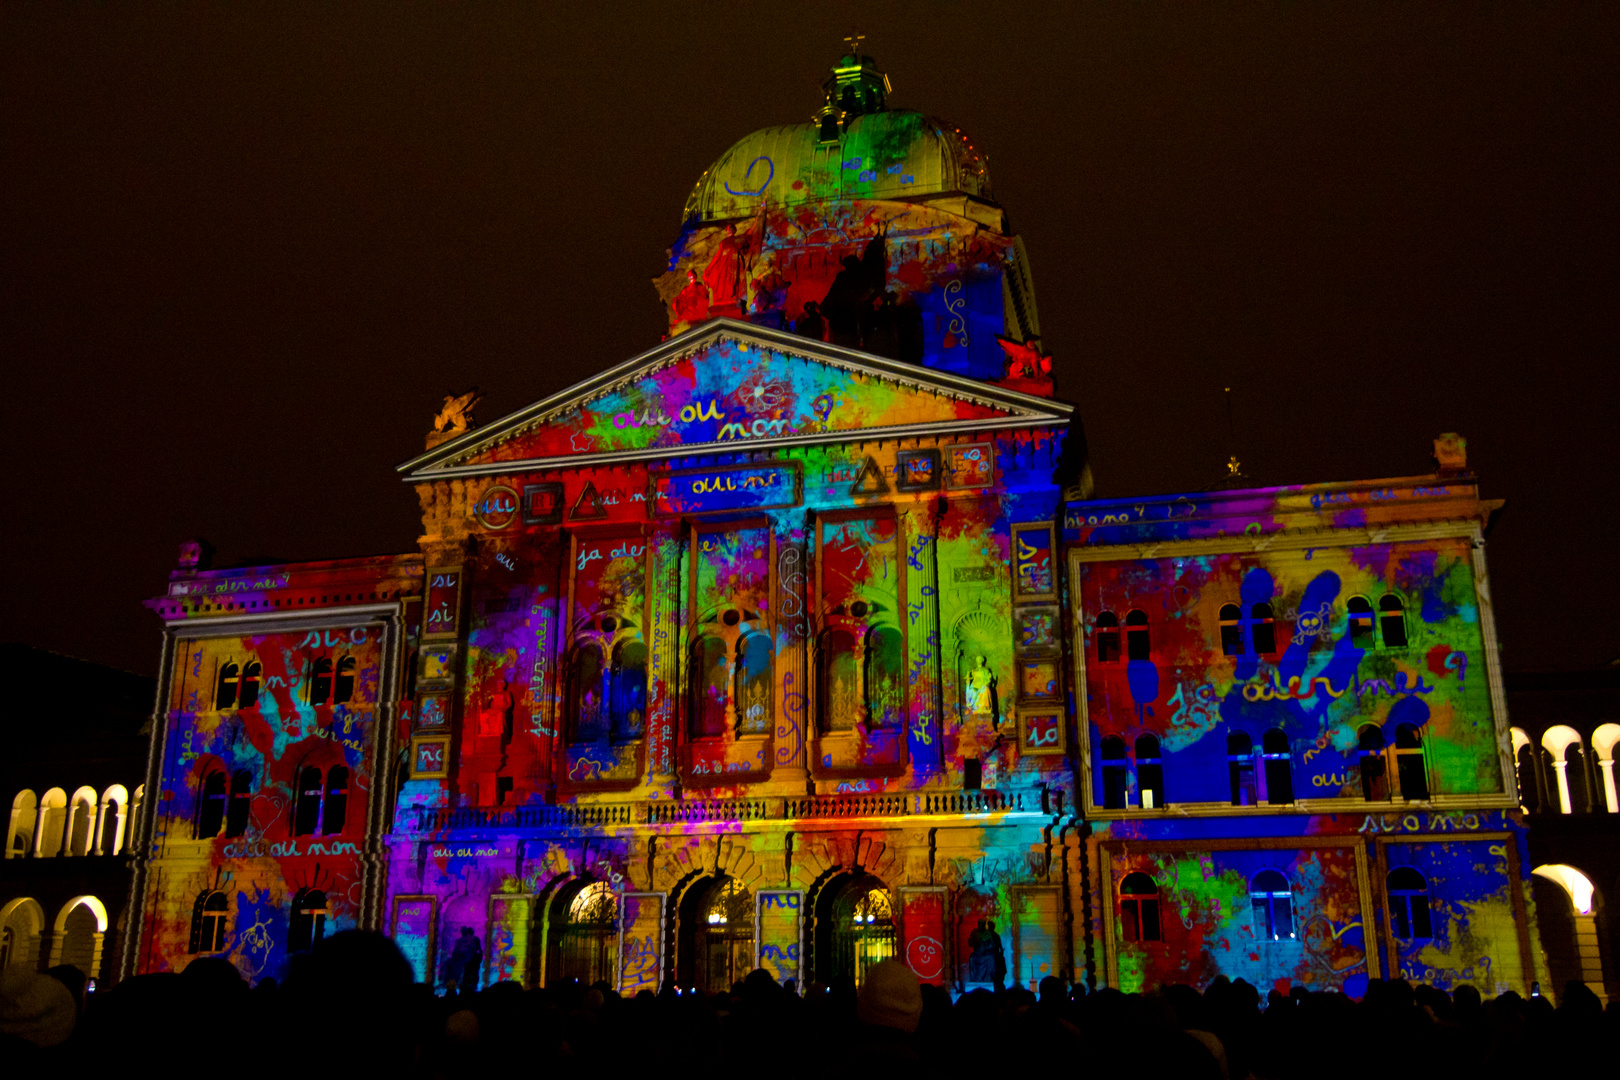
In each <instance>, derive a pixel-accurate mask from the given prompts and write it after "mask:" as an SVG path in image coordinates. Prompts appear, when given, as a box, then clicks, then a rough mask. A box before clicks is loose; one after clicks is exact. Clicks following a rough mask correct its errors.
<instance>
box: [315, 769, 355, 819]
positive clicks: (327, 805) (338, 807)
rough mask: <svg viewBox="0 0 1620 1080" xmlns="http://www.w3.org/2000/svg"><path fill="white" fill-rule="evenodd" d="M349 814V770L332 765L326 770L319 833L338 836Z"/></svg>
mask: <svg viewBox="0 0 1620 1080" xmlns="http://www.w3.org/2000/svg"><path fill="white" fill-rule="evenodd" d="M348 816H349V770H348V769H346V768H345V767H343V766H342V765H334V766H333V767H332V768H330V769H328V770H327V772H326V798H325V799H324V800H323V802H322V805H321V835H322V836H339V835H341V834H342V832H343V823H344V821H345V819H347V818H348Z"/></svg>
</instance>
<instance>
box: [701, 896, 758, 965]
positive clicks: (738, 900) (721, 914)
mask: <svg viewBox="0 0 1620 1080" xmlns="http://www.w3.org/2000/svg"><path fill="white" fill-rule="evenodd" d="M702 934H703V952H702V957H701V959H700V961H699V963H700V964H701V965H702V981H703V989H705V990H707V991H708V992H710V993H723V992H725V991H728V990H730V989H731V984H732V983H735V982H740V981H742V979H743V977H744V976H746V975H747V974H748V973H749V972H750V971H752V970H753V969H754V894H753V893H751V892H749V891H748V887H747V886H746V885H744V884H743V883H742V882H741V881H738V880H737V879H736V878H734V877H728V878H726V879H724V880H723V881H721V882H720V883H719V884H718V885H716V886H715V887H714V888H713V889H712V890H711V892H710V895H709V904H708V910H707V911H706V912H705V913H704V925H703V929H702Z"/></svg>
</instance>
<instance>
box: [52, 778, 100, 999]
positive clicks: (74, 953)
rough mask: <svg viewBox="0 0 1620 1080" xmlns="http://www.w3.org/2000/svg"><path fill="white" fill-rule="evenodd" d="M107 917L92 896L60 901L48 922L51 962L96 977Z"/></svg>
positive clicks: (97, 900) (98, 972)
mask: <svg viewBox="0 0 1620 1080" xmlns="http://www.w3.org/2000/svg"><path fill="white" fill-rule="evenodd" d="M75 797H77V796H76V794H75ZM107 921H108V920H107V907H106V905H105V904H103V903H102V902H101V901H100V900H99V899H97V898H96V897H94V896H89V895H85V896H75V897H74V898H73V899H71V900H69V901H68V902H67V903H65V904H63V905H62V909H61V910H60V911H58V912H57V913H56V921H55V922H54V923H53V924H52V926H51V931H52V933H51V965H52V966H53V967H54V966H55V965H57V964H71V965H72V966H74V967H76V968H78V969H79V970H80V971H82V972H84V973H85V975H87V976H89V977H90V978H92V979H94V978H96V977H98V976H99V975H100V973H101V952H102V947H103V945H104V944H105V943H106V938H107Z"/></svg>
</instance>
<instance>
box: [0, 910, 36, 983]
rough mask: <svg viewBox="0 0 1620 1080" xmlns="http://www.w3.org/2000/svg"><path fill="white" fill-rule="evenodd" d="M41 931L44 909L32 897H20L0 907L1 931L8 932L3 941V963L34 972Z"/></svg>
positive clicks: (1, 932)
mask: <svg viewBox="0 0 1620 1080" xmlns="http://www.w3.org/2000/svg"><path fill="white" fill-rule="evenodd" d="M44 932H45V909H44V908H42V907H40V906H39V901H38V900H35V899H34V898H33V897H31V896H20V897H18V898H17V899H15V900H12V901H10V902H9V903H7V904H6V905H5V907H0V934H6V933H9V935H10V936H9V938H8V939H7V940H6V942H5V946H6V950H5V952H6V955H5V966H6V967H8V968H9V967H13V966H15V967H20V968H22V970H24V971H37V970H38V969H39V966H40V964H39V945H40V940H41V938H42V936H43V935H44Z"/></svg>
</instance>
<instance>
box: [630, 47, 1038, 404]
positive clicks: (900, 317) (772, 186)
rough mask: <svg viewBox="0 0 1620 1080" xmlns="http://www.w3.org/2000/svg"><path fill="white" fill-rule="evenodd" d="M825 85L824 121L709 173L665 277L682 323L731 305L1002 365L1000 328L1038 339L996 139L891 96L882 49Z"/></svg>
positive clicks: (771, 321)
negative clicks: (986, 149)
mask: <svg viewBox="0 0 1620 1080" xmlns="http://www.w3.org/2000/svg"><path fill="white" fill-rule="evenodd" d="M825 88H826V103H825V104H824V105H823V106H822V108H821V109H820V111H819V112H817V114H816V115H815V116H814V117H812V118H811V120H810V122H808V123H804V124H792V125H786V126H782V127H770V128H765V129H763V130H761V131H756V132H754V133H753V134H752V135H749V136H747V137H746V138H744V139H741V140H739V141H738V142H737V143H736V144H734V145H733V146H732V147H731V149H729V150H727V151H726V152H725V153H724V154H722V155H720V157H719V158H718V159H717V160H716V161H715V162H714V164H713V165H711V166H709V168H708V169H706V170H704V172H703V175H702V176H701V177H700V178H699V179H698V182H697V184H696V186H694V187H693V189H692V194H691V196H690V197H689V198H688V199H687V200H686V209H685V214H684V217H683V222H682V229H681V234H680V237H679V238H678V239H677V241H676V243H675V245H674V247H672V248H671V250H670V261H669V269H668V272H667V273H665V274H664V275H663V276H662V277H660V278H659V279H658V281H657V286H658V293H659V297H660V299H662V301H663V302H664V304H665V306H666V308H667V310H668V313H669V325H670V332H671V333H680V332H682V331H684V330H686V329H689V328H690V327H692V326H694V325H696V324H697V323H699V322H701V321H703V320H704V319H706V318H712V317H715V316H728V317H730V318H740V319H747V320H749V321H751V322H754V323H757V324H759V325H763V326H772V327H775V328H778V329H792V330H795V331H796V332H798V333H801V334H805V335H806V336H810V337H817V338H821V339H822V340H826V341H830V342H833V343H835V344H838V345H843V346H846V347H850V348H859V349H863V350H864V351H867V352H872V353H876V354H878V355H881V356H889V357H892V358H894V359H899V360H904V361H906V362H908V363H913V364H918V365H921V366H924V367H929V368H936V369H938V370H941V371H949V372H953V373H955V374H959V375H966V376H969V377H970V378H975V379H1001V378H1003V377H1004V376H1005V375H1006V374H1007V368H1008V357H1007V353H1006V352H1005V351H1004V350H1003V348H1002V347H1001V346H1000V344H998V342H999V341H1001V340H1007V341H1010V342H1013V343H1017V344H1021V345H1024V344H1027V345H1031V346H1033V345H1034V344H1035V343H1036V342H1038V340H1039V338H1040V320H1039V318H1038V316H1037V314H1036V308H1035V290H1034V285H1033V283H1032V278H1031V276H1030V271H1029V259H1028V256H1027V255H1026V253H1025V252H1024V246H1023V243H1022V242H1021V241H1020V240H1019V239H1018V238H1017V237H1016V236H1014V235H1012V234H1011V233H1010V232H1009V231H1008V229H1007V217H1006V214H1005V213H1003V212H1002V209H1001V207H1000V205H999V204H997V203H996V202H995V200H994V198H993V197H992V195H991V191H990V172H989V167H988V163H987V159H986V157H985V155H984V153H983V152H982V151H981V150H979V149H978V147H977V146H975V145H974V143H973V141H972V140H971V139H969V138H968V137H967V136H966V135H964V134H963V133H962V131H961V130H960V129H959V128H956V127H954V126H952V125H951V124H949V123H947V122H945V121H942V120H938V119H936V118H934V117H930V116H926V115H924V114H923V113H920V112H914V111H912V110H909V109H890V108H888V106H887V96H888V93H889V80H888V77H887V76H886V75H884V74H883V73H882V72H880V71H879V70H878V68H877V63H876V61H874V60H873V59H872V58H871V57H869V56H855V55H849V56H844V57H842V58H841V59H840V60H839V62H838V63H837V64H836V65H835V66H834V67H833V70H832V73H831V74H830V75H829V76H828V77H827V81H826V86H825ZM1035 374H1036V375H1037V376H1038V375H1040V374H1042V373H1040V372H1039V371H1037V372H1036V373H1035ZM1024 388H1025V389H1029V388H1030V387H1027V386H1026V387H1024ZM1048 392H1049V391H1048Z"/></svg>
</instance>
